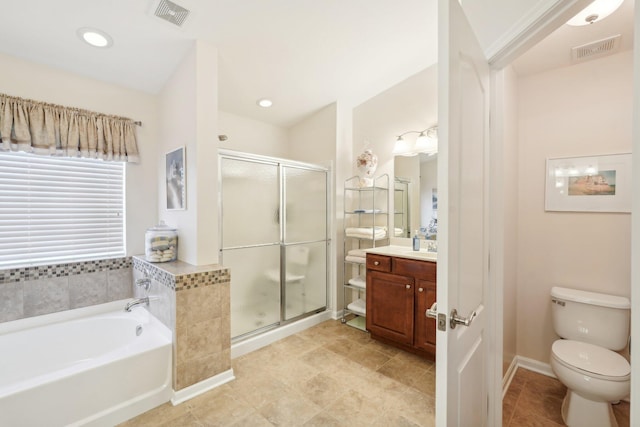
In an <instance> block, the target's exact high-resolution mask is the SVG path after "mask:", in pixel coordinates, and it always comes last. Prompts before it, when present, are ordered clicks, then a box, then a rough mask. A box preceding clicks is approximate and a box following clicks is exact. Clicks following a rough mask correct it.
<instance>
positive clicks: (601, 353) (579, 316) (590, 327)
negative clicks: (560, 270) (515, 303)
mask: <svg viewBox="0 0 640 427" xmlns="http://www.w3.org/2000/svg"><path fill="white" fill-rule="evenodd" d="M551 303H552V304H551V306H552V308H551V317H552V319H553V327H554V329H555V331H556V333H557V334H558V335H560V337H562V339H560V340H557V341H555V342H554V343H553V345H552V346H551V368H552V369H553V372H554V373H555V374H556V376H557V377H558V379H559V380H560V381H561V382H562V383H563V384H564V385H565V386H567V394H566V396H565V398H564V401H563V403H562V419H563V420H564V422H565V424H567V425H568V426H569V427H591V426H593V427H609V426H612V427H617V426H618V423H617V422H616V419H615V417H614V416H613V410H612V408H611V402H617V401H619V400H620V399H623V398H625V397H627V396H629V391H630V387H631V382H630V378H631V366H630V365H629V362H627V359H625V358H624V357H622V356H621V355H620V354H618V353H616V351H619V350H622V349H624V348H625V347H626V346H627V342H628V340H629V320H630V309H631V303H630V301H629V299H628V298H625V297H620V296H614V295H606V294H600V293H595V292H586V291H581V290H577V289H568V288H560V287H554V288H552V289H551Z"/></svg>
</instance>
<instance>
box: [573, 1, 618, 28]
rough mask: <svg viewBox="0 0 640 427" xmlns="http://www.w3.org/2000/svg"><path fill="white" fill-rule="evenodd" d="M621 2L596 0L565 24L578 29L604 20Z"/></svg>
mask: <svg viewBox="0 0 640 427" xmlns="http://www.w3.org/2000/svg"><path fill="white" fill-rule="evenodd" d="M622 2H623V0H596V1H594V2H593V3H591V4H590V5H589V6H587V7H585V8H584V9H582V11H581V12H580V13H578V14H577V15H576V16H574V17H573V18H571V19H570V20H569V21H567V24H568V25H571V26H574V27H578V26H581V25H588V24H593V23H594V22H598V21H602V20H603V19H604V18H606V17H607V16H609V15H611V14H612V13H613V12H615V11H616V10H617V9H618V8H619V7H620V5H621V4H622Z"/></svg>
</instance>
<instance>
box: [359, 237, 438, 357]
mask: <svg viewBox="0 0 640 427" xmlns="http://www.w3.org/2000/svg"><path fill="white" fill-rule="evenodd" d="M366 252H367V261H366V269H367V274H366V278H367V280H366V282H367V285H366V286H367V290H366V295H367V323H366V326H367V330H368V331H369V332H370V333H371V338H373V339H376V340H379V341H382V342H384V343H387V344H391V345H394V346H396V347H399V348H402V349H404V350H407V351H410V352H412V353H415V354H418V355H421V356H424V357H427V358H429V359H432V360H435V351H436V324H435V320H434V319H429V318H427V317H426V316H425V311H426V310H427V309H428V308H430V307H431V305H432V304H433V303H434V302H435V301H436V271H437V255H436V254H435V253H433V252H426V251H424V250H420V251H412V249H411V248H410V247H404V246H383V247H380V248H374V249H368V250H367V251H366Z"/></svg>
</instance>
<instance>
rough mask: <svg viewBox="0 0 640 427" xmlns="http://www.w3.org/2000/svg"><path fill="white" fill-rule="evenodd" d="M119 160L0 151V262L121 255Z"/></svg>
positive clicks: (5, 265) (49, 261) (6, 265)
mask: <svg viewBox="0 0 640 427" xmlns="http://www.w3.org/2000/svg"><path fill="white" fill-rule="evenodd" d="M124 177H125V169H124V163H121V162H104V161H100V160H91V159H73V158H60V157H45V156H36V155H30V154H23V153H2V152H0V268H12V267H25V266H31V265H42V264H57V263H64V262H75V261H86V260H92V259H103V258H112V257H122V256H125V244H124V226H125V223H124V208H125V205H124Z"/></svg>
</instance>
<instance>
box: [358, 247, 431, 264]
mask: <svg viewBox="0 0 640 427" xmlns="http://www.w3.org/2000/svg"><path fill="white" fill-rule="evenodd" d="M364 251H365V252H366V253H368V254H377V255H387V256H395V257H400V258H409V259H417V260H420V261H431V262H438V253H437V252H428V251H427V250H426V249H420V250H419V251H414V250H413V248H411V246H397V245H389V246H380V247H378V248H371V249H365V250H364Z"/></svg>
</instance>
